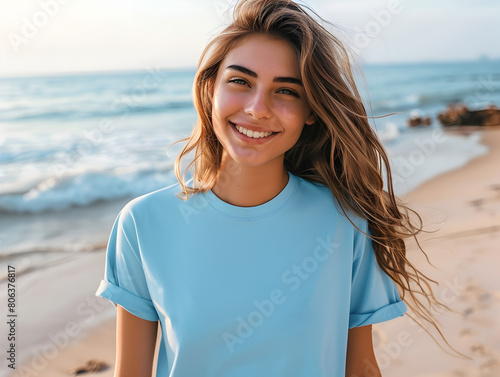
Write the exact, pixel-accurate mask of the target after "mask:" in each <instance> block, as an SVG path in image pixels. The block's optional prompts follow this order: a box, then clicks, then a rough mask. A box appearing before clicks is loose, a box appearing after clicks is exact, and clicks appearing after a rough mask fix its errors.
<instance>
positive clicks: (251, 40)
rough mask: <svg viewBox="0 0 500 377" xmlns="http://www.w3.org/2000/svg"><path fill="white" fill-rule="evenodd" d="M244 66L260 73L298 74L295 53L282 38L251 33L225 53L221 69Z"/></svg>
mask: <svg viewBox="0 0 500 377" xmlns="http://www.w3.org/2000/svg"><path fill="white" fill-rule="evenodd" d="M231 65H238V66H241V67H245V68H247V69H249V70H251V71H253V72H255V73H257V74H258V75H259V76H260V75H275V76H296V77H298V76H299V72H300V70H299V65H298V59H297V54H296V53H295V50H294V48H293V47H292V46H291V44H290V43H289V42H287V41H286V40H284V39H281V38H276V37H270V36H266V35H264V34H252V35H249V36H246V37H244V38H242V39H241V40H240V41H238V42H237V43H236V44H235V45H234V46H233V48H232V49H231V50H230V51H229V52H228V53H227V55H226V57H225V58H224V60H223V61H222V64H221V67H220V68H221V69H222V70H226V69H227V67H229V66H231Z"/></svg>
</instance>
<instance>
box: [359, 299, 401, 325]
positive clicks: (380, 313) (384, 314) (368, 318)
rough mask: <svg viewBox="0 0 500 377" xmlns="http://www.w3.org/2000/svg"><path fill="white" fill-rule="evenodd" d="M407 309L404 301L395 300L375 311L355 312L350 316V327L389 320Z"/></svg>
mask: <svg viewBox="0 0 500 377" xmlns="http://www.w3.org/2000/svg"><path fill="white" fill-rule="evenodd" d="M406 310H407V307H406V304H405V303H404V302H403V301H398V302H395V303H394V304H389V305H386V306H383V307H381V308H380V309H378V310H376V311H375V312H373V313H365V314H355V313H351V315H350V317H349V328H350V329H352V328H353V327H361V326H367V325H372V324H374V323H380V322H385V321H389V320H390V319H394V318H397V317H400V316H402V315H403V314H405V312H406Z"/></svg>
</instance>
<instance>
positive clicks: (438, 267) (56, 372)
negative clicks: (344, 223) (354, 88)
mask: <svg viewBox="0 0 500 377" xmlns="http://www.w3.org/2000/svg"><path fill="white" fill-rule="evenodd" d="M450 132H453V133H454V134H457V133H460V132H464V131H450ZM475 132H481V133H482V143H483V144H485V145H486V146H487V147H488V148H489V153H488V154H486V155H484V156H482V157H479V158H476V159H474V160H472V161H470V162H469V163H468V164H467V165H466V166H464V167H462V168H460V169H458V170H455V171H452V172H449V173H446V174H444V175H441V176H439V177H437V178H435V179H432V180H431V181H429V182H426V183H424V184H423V185H421V186H420V187H418V188H417V189H416V190H414V191H412V192H410V193H409V194H407V195H405V196H404V197H403V200H404V201H405V202H407V203H408V204H410V205H411V206H412V208H414V209H416V210H417V211H418V212H419V213H420V214H421V215H422V217H423V219H424V223H425V224H426V230H428V231H432V233H424V234H422V235H421V237H420V240H421V242H422V247H423V248H424V250H425V251H426V252H427V253H428V255H429V258H430V259H431V262H432V263H433V265H434V266H435V267H432V266H430V265H428V264H427V262H426V260H425V258H424V256H423V255H422V254H421V253H420V252H419V251H418V250H417V249H416V247H415V245H412V244H409V249H408V255H409V258H410V259H411V260H413V261H415V263H416V264H417V265H418V266H419V267H420V268H421V269H422V270H423V271H424V272H425V273H427V274H428V275H429V276H430V277H432V278H434V279H435V280H436V281H438V283H439V284H438V286H437V287H436V288H435V292H436V295H437V297H438V298H439V299H441V301H443V302H444V303H445V304H447V305H448V306H450V307H451V308H452V309H453V310H454V311H455V313H449V312H436V313H435V317H436V318H437V320H438V321H439V323H440V325H441V326H442V330H443V333H444V335H445V336H446V338H447V339H448V341H449V342H450V344H451V345H452V346H453V347H455V348H456V349H457V350H458V351H460V352H462V353H464V354H466V355H467V356H469V357H470V359H464V358H459V357H456V356H450V355H448V354H446V353H445V352H444V351H442V350H441V349H440V348H439V346H437V345H436V343H435V342H434V341H433V340H432V339H431V338H430V337H429V336H428V335H427V334H426V333H425V332H424V331H422V330H421V329H420V328H419V327H417V326H415V325H414V324H412V323H411V321H410V320H409V319H408V318H407V317H406V316H405V317H402V318H399V319H397V320H393V321H390V322H387V323H383V324H378V325H376V326H374V332H375V334H374V339H375V344H376V352H377V358H378V360H379V364H380V367H381V370H382V373H383V375H384V376H385V377H392V376H414V377H438V376H439V377H452V376H453V377H459V376H468V377H475V376H482V377H483V376H484V377H486V376H498V375H500V338H499V337H498V328H497V325H496V323H497V318H498V317H499V316H500V280H499V279H498V277H497V269H498V266H499V265H500V253H499V249H500V174H499V173H500V171H499V165H498V164H499V161H500V129H482V130H480V131H475ZM114 215H116V213H115V214H114ZM114 215H113V216H114ZM110 227H111V224H110ZM104 260H105V252H104V249H102V248H101V249H98V250H93V251H88V252H85V253H79V254H78V255H73V256H71V257H68V258H67V259H65V260H64V261H61V262H60V263H55V264H53V265H50V266H48V267H47V268H46V269H45V270H44V271H43V272H40V273H37V274H26V275H22V276H20V277H19V281H18V292H19V297H18V301H19V307H20V308H22V314H20V316H19V333H20V337H21V338H20V339H21V340H22V342H21V341H20V342H19V344H18V355H17V357H18V365H17V369H16V372H15V373H10V374H9V371H10V370H9V369H8V368H4V370H2V371H1V373H2V375H5V376H10V375H12V376H27V375H30V376H40V377H59V376H61V377H62V376H68V375H70V373H71V372H72V371H74V370H75V369H77V368H79V367H83V366H85V364H86V363H87V362H88V361H89V360H97V361H101V362H105V363H106V364H108V365H109V368H107V369H106V370H104V371H102V372H99V373H95V374H94V373H89V374H86V375H89V376H90V375H92V376H93V375H96V376H97V375H99V376H102V377H107V376H112V375H113V364H114V354H115V344H114V343H115V308H114V307H113V306H112V305H111V304H110V303H109V302H108V301H107V300H104V299H100V298H96V297H95V296H94V292H95V290H96V289H97V286H98V285H99V281H100V280H101V279H102V276H103V271H104ZM41 273H43V276H44V278H41V276H42V275H40V274H41ZM23 276H24V277H23ZM2 284H4V282H3V283H2ZM3 291H4V292H5V290H3ZM23 343H24V344H23ZM35 344H38V345H39V346H37V348H36V350H35V351H33V350H32V347H33V345H35Z"/></svg>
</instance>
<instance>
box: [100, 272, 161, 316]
mask: <svg viewBox="0 0 500 377" xmlns="http://www.w3.org/2000/svg"><path fill="white" fill-rule="evenodd" d="M95 295H96V296H99V297H104V298H106V299H108V300H109V301H111V302H112V303H114V304H118V305H120V306H123V308H124V309H125V310H127V311H128V312H129V313H132V314H133V315H135V316H136V317H139V318H142V319H145V320H148V321H158V313H157V312H156V309H155V307H154V305H153V303H152V302H151V301H150V300H147V299H145V298H143V297H139V296H136V295H134V294H133V293H131V292H129V291H127V290H125V289H123V288H121V287H119V286H117V285H114V284H113V283H110V282H109V281H106V280H102V281H101V284H100V285H99V288H98V289H97V292H96V293H95Z"/></svg>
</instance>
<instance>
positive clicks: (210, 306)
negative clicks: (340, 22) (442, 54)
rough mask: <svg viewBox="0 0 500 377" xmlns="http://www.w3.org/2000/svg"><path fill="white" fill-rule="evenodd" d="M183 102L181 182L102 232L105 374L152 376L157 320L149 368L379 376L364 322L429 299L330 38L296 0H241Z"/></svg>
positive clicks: (345, 65)
mask: <svg viewBox="0 0 500 377" xmlns="http://www.w3.org/2000/svg"><path fill="white" fill-rule="evenodd" d="M194 103H195V107H196V110H197V112H198V115H199V117H198V121H197V123H196V125H195V128H194V130H193V133H192V135H191V137H190V138H188V140H187V143H186V145H185V147H184V149H183V151H182V152H181V153H180V155H179V157H178V159H177V161H176V174H177V177H178V180H179V184H178V185H176V186H173V187H167V188H164V189H161V190H159V191H156V192H153V193H151V194H148V195H145V196H142V197H140V198H137V199H135V200H133V201H132V202H130V203H129V204H128V205H127V206H126V207H125V208H124V209H123V210H122V211H121V213H120V214H119V216H118V219H117V220H116V223H115V225H114V228H113V231H112V234H111V238H110V241H109V246H108V251H107V264H106V276H105V280H103V282H102V283H101V286H100V287H99V290H98V292H97V295H99V296H102V297H106V298H108V299H109V300H111V301H112V302H114V303H116V304H118V314H117V359H116V372H115V375H116V376H134V377H137V376H150V375H151V371H152V367H153V358H154V351H155V344H156V340H157V329H158V327H157V326H158V323H160V327H161V340H160V343H159V344H160V346H159V354H158V363H157V376H172V377H194V376H196V377H202V376H204V377H223V376H230V377H243V376H245V377H246V376H252V377H254V376H274V377H278V376H283V377H285V376H286V377H290V376H297V377H298V376H304V377H320V376H325V377H326V376H336V377H337V376H344V375H345V376H376V375H380V372H379V369H378V367H377V362H376V359H375V356H374V352H373V345H372V334H371V325H372V324H373V323H377V322H381V321H386V320H389V319H392V318H395V317H398V316H401V315H403V314H404V313H405V311H406V305H405V303H404V302H405V301H406V302H407V303H408V306H411V307H412V308H413V309H414V312H415V313H416V314H417V315H420V316H421V317H424V318H427V319H428V320H429V321H430V322H431V323H433V322H432V319H431V318H430V317H429V316H428V314H429V313H428V312H425V309H424V306H423V305H422V304H419V303H418V301H415V300H414V298H415V294H416V293H419V292H420V293H424V296H425V297H426V298H427V301H428V302H431V303H432V302H433V296H432V293H429V292H428V290H427V288H428V285H427V280H426V278H425V277H424V276H422V275H421V274H420V273H419V272H418V271H417V270H416V269H415V268H413V266H412V265H411V264H410V262H409V261H408V260H407V259H406V257H405V244H404V238H407V237H410V236H415V234H417V233H418V231H419V228H418V227H415V226H414V225H412V224H411V222H410V219H409V216H408V209H407V208H406V207H404V206H402V205H400V204H398V203H397V202H396V199H395V196H394V193H393V189H392V183H391V178H390V177H391V174H390V169H389V164H388V159H387V156H386V153H385V151H384V148H383V147H382V145H381V143H380V142H379V141H378V140H377V137H376V135H375V133H374V132H373V130H372V128H371V127H370V125H369V123H368V118H367V115H366V111H365V109H364V106H363V103H362V101H361V99H360V96H359V94H358V91H357V89H356V85H355V83H354V80H353V77H352V73H351V68H350V63H349V58H348V54H347V52H346V50H345V48H344V47H343V46H342V44H341V43H340V42H339V41H338V39H336V38H335V37H334V36H333V35H332V34H330V33H329V32H328V31H327V30H326V29H325V28H323V27H322V26H321V25H320V24H319V23H318V22H317V21H316V20H315V19H314V18H313V17H312V16H311V12H309V13H308V12H306V9H305V8H304V7H301V6H299V5H298V4H296V3H294V2H293V1H288V0H242V1H240V2H239V3H238V4H237V6H236V8H235V11H234V21H233V23H232V24H231V25H230V26H228V27H227V28H226V29H225V30H223V31H222V32H221V33H219V34H218V35H216V36H215V37H214V38H213V39H212V41H211V42H210V43H209V44H208V46H207V47H206V49H205V51H204V52H203V54H202V56H201V59H200V63H199V66H198V70H197V73H196V78H195V83H194ZM190 152H194V160H193V161H191V164H189V165H188V166H187V167H186V169H191V168H194V170H193V173H192V175H193V183H192V185H191V186H188V182H187V181H186V174H185V171H186V170H184V171H183V169H182V168H181V161H184V160H185V158H186V157H187V156H188V154H189V153H190ZM383 169H386V173H387V177H388V184H387V191H385V190H384V183H383V179H382V170H383ZM180 193H182V195H180ZM180 196H182V198H180ZM422 284H423V285H422ZM426 290H427V291H426ZM401 297H402V298H403V299H404V301H403V300H402V299H401Z"/></svg>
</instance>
